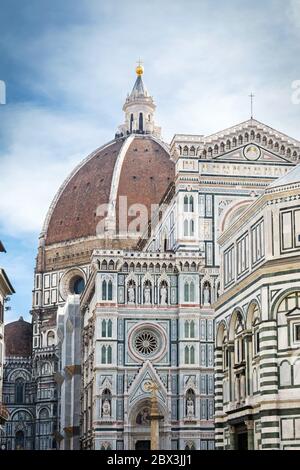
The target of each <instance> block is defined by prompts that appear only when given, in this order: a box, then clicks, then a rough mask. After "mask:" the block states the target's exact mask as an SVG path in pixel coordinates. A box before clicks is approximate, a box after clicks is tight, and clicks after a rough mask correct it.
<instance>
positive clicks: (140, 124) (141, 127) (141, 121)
mask: <svg viewBox="0 0 300 470" xmlns="http://www.w3.org/2000/svg"><path fill="white" fill-rule="evenodd" d="M143 130H144V122H143V113H140V114H139V131H140V132H143Z"/></svg>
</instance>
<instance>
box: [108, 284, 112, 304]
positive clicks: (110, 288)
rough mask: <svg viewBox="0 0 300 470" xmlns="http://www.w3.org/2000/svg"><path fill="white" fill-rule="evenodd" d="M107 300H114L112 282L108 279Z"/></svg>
mask: <svg viewBox="0 0 300 470" xmlns="http://www.w3.org/2000/svg"><path fill="white" fill-rule="evenodd" d="M107 300H112V282H111V281H108V289H107Z"/></svg>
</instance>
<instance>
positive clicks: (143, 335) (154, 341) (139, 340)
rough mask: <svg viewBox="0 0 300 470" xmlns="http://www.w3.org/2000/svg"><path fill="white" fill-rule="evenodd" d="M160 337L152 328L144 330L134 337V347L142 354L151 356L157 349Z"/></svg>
mask: <svg viewBox="0 0 300 470" xmlns="http://www.w3.org/2000/svg"><path fill="white" fill-rule="evenodd" d="M158 345H159V339H158V337H157V336H156V335H155V333H154V332H153V331H151V330H143V331H141V332H140V333H138V334H137V335H136V337H135V338H134V348H135V350H136V351H137V352H138V353H139V354H141V355H142V356H150V355H151V354H153V353H155V352H156V351H157V348H158Z"/></svg>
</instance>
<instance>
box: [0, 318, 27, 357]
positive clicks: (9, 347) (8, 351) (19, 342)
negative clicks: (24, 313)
mask: <svg viewBox="0 0 300 470" xmlns="http://www.w3.org/2000/svg"><path fill="white" fill-rule="evenodd" d="M4 345H5V356H6V357H15V356H17V357H29V356H31V351H32V325H31V323H28V322H27V321H24V320H23V317H20V318H19V320H18V321H13V322H12V323H8V324H7V325H5V327H4Z"/></svg>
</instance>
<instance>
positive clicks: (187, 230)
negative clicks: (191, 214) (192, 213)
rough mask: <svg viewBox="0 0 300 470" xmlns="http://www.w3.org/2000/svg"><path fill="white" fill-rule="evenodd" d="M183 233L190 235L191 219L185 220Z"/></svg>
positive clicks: (186, 235)
mask: <svg viewBox="0 0 300 470" xmlns="http://www.w3.org/2000/svg"><path fill="white" fill-rule="evenodd" d="M183 233H184V236H185V237H188V235H189V221H188V220H185V221H184V224H183Z"/></svg>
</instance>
